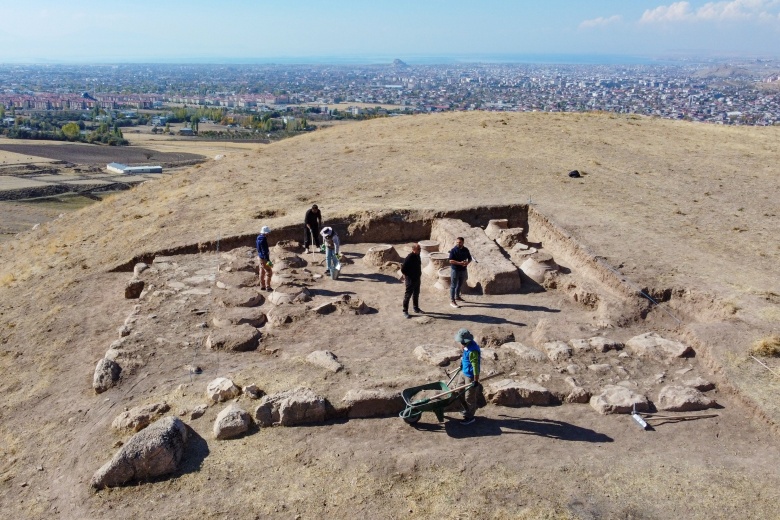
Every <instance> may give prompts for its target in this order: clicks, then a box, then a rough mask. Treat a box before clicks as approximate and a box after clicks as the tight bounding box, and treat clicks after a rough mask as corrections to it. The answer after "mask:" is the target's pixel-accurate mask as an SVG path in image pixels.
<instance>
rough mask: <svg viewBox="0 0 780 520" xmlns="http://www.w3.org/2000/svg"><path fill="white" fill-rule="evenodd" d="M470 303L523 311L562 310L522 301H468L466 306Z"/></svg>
mask: <svg viewBox="0 0 780 520" xmlns="http://www.w3.org/2000/svg"><path fill="white" fill-rule="evenodd" d="M469 305H481V306H483V307H490V308H491V309H511V310H515V311H522V312H561V310H560V309H551V308H550V307H544V306H542V305H523V304H521V303H488V302H478V301H468V302H466V304H465V305H464V307H468V306H469Z"/></svg>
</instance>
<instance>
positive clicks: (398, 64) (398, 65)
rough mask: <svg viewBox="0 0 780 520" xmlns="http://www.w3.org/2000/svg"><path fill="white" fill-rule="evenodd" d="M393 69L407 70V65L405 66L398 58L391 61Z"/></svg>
mask: <svg viewBox="0 0 780 520" xmlns="http://www.w3.org/2000/svg"><path fill="white" fill-rule="evenodd" d="M393 67H394V68H396V69H408V68H409V65H407V64H406V63H405V62H403V61H401V60H399V59H398V58H396V59H394V60H393Z"/></svg>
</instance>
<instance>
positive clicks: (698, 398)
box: [656, 385, 717, 412]
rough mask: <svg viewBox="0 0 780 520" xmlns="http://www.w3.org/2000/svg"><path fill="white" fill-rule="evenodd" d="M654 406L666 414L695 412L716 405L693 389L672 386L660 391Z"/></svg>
mask: <svg viewBox="0 0 780 520" xmlns="http://www.w3.org/2000/svg"><path fill="white" fill-rule="evenodd" d="M656 405H657V406H658V409H659V410H664V411H666V412H695V411H697V410H706V409H707V408H712V407H714V406H717V403H716V402H715V400H714V399H710V398H709V397H707V396H706V395H704V394H703V393H701V392H699V391H698V390H696V389H695V388H693V387H690V386H676V385H672V386H665V387H663V388H662V389H661V391H660V392H659V393H658V401H657V402H656Z"/></svg>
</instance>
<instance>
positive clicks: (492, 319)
mask: <svg viewBox="0 0 780 520" xmlns="http://www.w3.org/2000/svg"><path fill="white" fill-rule="evenodd" d="M424 315H425V316H430V317H431V318H436V319H438V320H450V321H468V322H476V323H485V324H490V325H501V324H504V325H515V326H517V327H527V325H526V324H525V323H522V322H519V321H512V320H507V319H506V318H499V317H496V316H486V315H484V314H453V313H447V312H429V311H426V312H425V313H424Z"/></svg>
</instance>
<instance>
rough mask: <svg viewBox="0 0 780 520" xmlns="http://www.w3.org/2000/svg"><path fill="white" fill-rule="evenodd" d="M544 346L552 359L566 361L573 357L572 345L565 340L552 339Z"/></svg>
mask: <svg viewBox="0 0 780 520" xmlns="http://www.w3.org/2000/svg"><path fill="white" fill-rule="evenodd" d="M542 347H543V348H544V350H545V352H547V357H548V358H550V361H565V360H567V359H569V358H570V357H571V347H570V346H569V345H567V344H566V343H564V342H563V341H551V342H549V343H545V344H544V345H542Z"/></svg>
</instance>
